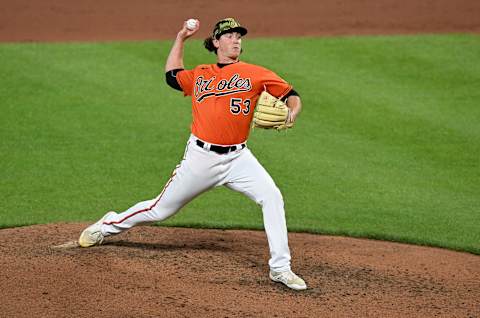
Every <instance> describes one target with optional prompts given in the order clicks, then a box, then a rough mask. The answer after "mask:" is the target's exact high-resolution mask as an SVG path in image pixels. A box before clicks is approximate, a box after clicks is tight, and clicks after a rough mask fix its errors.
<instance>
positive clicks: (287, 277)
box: [270, 270, 307, 290]
mask: <svg viewBox="0 0 480 318" xmlns="http://www.w3.org/2000/svg"><path fill="white" fill-rule="evenodd" d="M270 279H271V280H273V281H274V282H279V283H282V284H285V285H286V286H287V287H288V288H291V289H294V290H305V289H307V284H305V281H304V280H303V279H301V278H300V277H298V276H297V275H295V273H294V272H292V271H286V272H274V271H272V270H271V271H270Z"/></svg>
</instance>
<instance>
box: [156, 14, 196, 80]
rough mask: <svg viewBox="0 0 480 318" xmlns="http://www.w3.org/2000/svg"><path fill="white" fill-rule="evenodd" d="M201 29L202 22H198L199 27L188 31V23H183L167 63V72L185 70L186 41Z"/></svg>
mask: <svg viewBox="0 0 480 318" xmlns="http://www.w3.org/2000/svg"><path fill="white" fill-rule="evenodd" d="M199 28H200V22H199V21H197V26H196V27H195V29H193V30H189V29H187V21H184V22H183V27H182V29H181V30H180V31H179V32H178V34H177V37H176V38H175V42H174V43H173V46H172V48H171V50H170V54H169V55H168V58H167V62H165V72H169V71H171V70H174V69H179V68H185V67H184V66H183V47H184V43H185V41H186V40H187V39H188V38H189V37H191V36H192V35H194V34H195V33H196V32H197V31H198V29H199Z"/></svg>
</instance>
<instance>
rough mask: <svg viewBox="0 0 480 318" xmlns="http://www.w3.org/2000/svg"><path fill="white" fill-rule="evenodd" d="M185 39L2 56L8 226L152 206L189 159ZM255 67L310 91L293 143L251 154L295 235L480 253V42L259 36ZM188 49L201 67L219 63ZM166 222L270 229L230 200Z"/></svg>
mask: <svg viewBox="0 0 480 318" xmlns="http://www.w3.org/2000/svg"><path fill="white" fill-rule="evenodd" d="M170 45H171V42H168V41H166V42H157V43H155V42H137V43H95V44H89V43H78V44H7V45H0V68H1V70H2V72H1V75H0V76H1V79H0V81H1V85H0V96H1V102H0V107H1V113H2V116H1V118H0V124H1V125H0V132H1V137H2V138H1V146H0V147H1V148H0V150H1V154H0V158H1V159H0V160H1V163H2V171H1V180H2V181H1V184H0V191H1V193H2V196H3V197H4V200H2V203H1V210H0V213H1V217H0V226H1V227H9V226H17V225H25V224H35V223H45V222H59V221H93V220H96V219H97V218H99V217H100V216H101V215H102V214H103V213H104V212H105V211H107V210H110V209H114V210H124V209H126V208H128V207H129V206H130V205H132V204H134V203H135V202H137V201H140V200H144V199H149V198H153V197H154V196H156V195H157V194H158V193H159V192H160V191H161V189H162V187H163V184H164V183H165V182H166V181H167V179H168V177H169V175H170V173H171V171H172V170H173V168H174V167H175V165H176V164H177V163H178V162H179V160H180V159H181V157H182V155H183V150H184V145H185V141H186V138H187V137H188V135H189V132H188V126H189V123H190V120H191V114H190V103H189V99H188V98H183V97H182V94H181V93H179V92H175V91H173V90H172V89H170V88H169V87H167V86H166V85H165V83H164V73H163V64H164V61H165V59H166V56H167V54H168V51H169V48H170ZM243 60H244V61H247V62H252V63H257V64H260V65H264V66H266V67H268V68H271V69H272V70H275V71H276V72H277V73H278V74H279V75H281V76H283V77H284V78H286V79H287V80H288V81H290V82H291V83H292V84H293V85H294V87H295V88H296V90H297V91H299V92H300V94H301V96H302V100H303V102H304V111H303V113H302V115H301V117H300V118H299V121H298V124H297V126H296V127H295V129H293V130H291V131H288V132H286V133H275V132H271V131H261V130H254V131H253V132H252V135H251V138H250V140H249V147H250V148H251V149H252V150H253V152H254V153H255V154H256V156H257V157H258V159H259V160H260V161H261V162H262V163H263V164H264V166H265V167H266V168H267V170H268V171H269V172H270V173H271V174H272V176H273V178H274V180H275V181H276V182H277V185H278V186H279V187H280V189H281V190H282V193H283V195H284V198H285V205H286V209H287V218H288V224H289V228H290V230H295V231H308V232H314V233H328V234H340V235H343V234H346V235H352V236H359V237H371V238H377V239H389V240H396V241H405V242H413V243H417V244H429V245H435V246H442V247H448V248H452V249H459V250H465V251H470V252H474V253H480V231H479V230H478V229H479V225H480V182H479V181H478V180H480V179H479V177H480V167H479V158H480V141H479V137H480V109H479V107H478V106H479V104H480V93H479V92H480V90H479V89H478V87H480V63H479V62H480V38H479V37H478V36H475V35H443V36H395V37H383V36H377V37H343V38H299V39H248V37H247V38H246V40H245V41H244V56H243ZM214 61H215V59H214V56H213V55H209V54H208V52H206V50H205V49H203V48H202V47H201V41H198V40H195V41H191V42H188V43H187V48H186V55H185V62H186V66H187V67H192V66H194V65H196V64H200V63H213V62H214ZM163 224H166V225H175V226H196V227H221V228H256V229H260V228H262V217H261V212H260V208H259V207H257V206H256V205H255V204H254V203H252V202H250V201H249V200H248V199H247V198H245V197H243V196H241V195H239V194H237V193H233V192H231V191H229V190H226V189H216V190H214V191H212V192H209V193H206V194H204V195H202V196H201V197H199V198H197V199H196V200H194V201H193V202H192V203H190V204H189V205H188V206H186V207H185V208H184V209H183V210H182V212H181V213H179V214H178V215H177V216H175V217H174V218H172V219H170V220H168V221H167V222H164V223H163Z"/></svg>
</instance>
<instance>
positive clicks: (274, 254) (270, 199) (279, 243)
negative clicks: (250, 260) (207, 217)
mask: <svg viewBox="0 0 480 318" xmlns="http://www.w3.org/2000/svg"><path fill="white" fill-rule="evenodd" d="M235 165H236V167H232V169H231V173H230V174H229V175H228V177H227V180H226V183H225V186H227V187H228V188H230V189H232V190H235V191H238V192H241V193H243V194H245V195H246V196H247V197H249V198H250V199H252V200H253V201H255V202H256V203H257V204H259V205H261V206H262V212H263V223H264V227H265V232H266V234H267V239H268V245H269V248H270V256H271V258H270V260H269V262H268V264H269V266H270V273H269V277H270V279H271V280H273V281H275V282H280V283H283V284H285V285H286V286H287V287H289V288H292V289H294V290H304V289H306V288H307V285H306V284H305V281H304V280H303V279H301V278H300V277H298V276H297V275H296V274H295V273H293V272H292V271H291V269H290V259H291V257H290V250H289V247H288V233H287V225H286V220H285V209H284V203H283V197H282V194H281V192H280V190H279V189H278V187H277V186H276V185H275V182H274V181H273V179H272V178H271V176H270V175H269V174H268V172H267V171H266V170H265V168H264V167H263V166H262V165H261V164H260V163H259V162H258V161H257V159H256V158H255V157H254V156H253V154H252V153H251V152H250V150H249V149H245V150H243V151H242V154H241V156H239V158H238V159H237V160H236V162H235Z"/></svg>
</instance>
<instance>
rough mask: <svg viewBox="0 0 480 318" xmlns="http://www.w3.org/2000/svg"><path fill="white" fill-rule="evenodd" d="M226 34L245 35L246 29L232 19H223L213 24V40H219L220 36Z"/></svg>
mask: <svg viewBox="0 0 480 318" xmlns="http://www.w3.org/2000/svg"><path fill="white" fill-rule="evenodd" d="M228 32H238V33H240V34H241V35H242V36H243V35H245V34H247V29H245V28H244V27H242V26H241V25H240V23H238V22H237V21H235V19H234V18H225V19H222V20H220V21H218V22H217V24H215V28H214V29H213V34H212V35H213V38H215V39H217V40H218V39H219V38H220V37H221V36H222V34H225V33H228Z"/></svg>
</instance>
